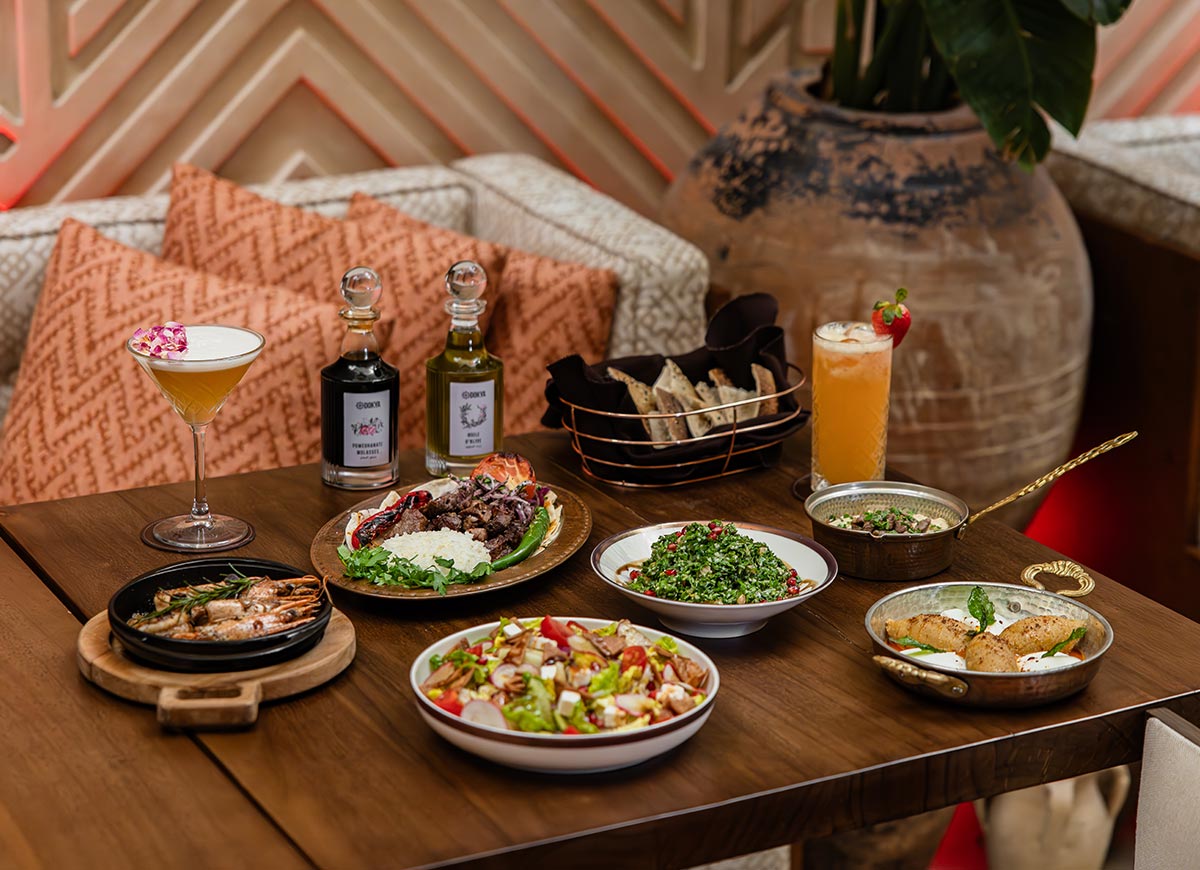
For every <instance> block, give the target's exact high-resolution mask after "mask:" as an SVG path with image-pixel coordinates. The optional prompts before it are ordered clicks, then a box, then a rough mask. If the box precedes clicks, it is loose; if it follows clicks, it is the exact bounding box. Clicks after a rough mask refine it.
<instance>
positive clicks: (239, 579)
mask: <svg viewBox="0 0 1200 870" xmlns="http://www.w3.org/2000/svg"><path fill="white" fill-rule="evenodd" d="M229 568H230V570H231V571H232V572H233V573H232V574H229V575H227V576H226V578H225V579H224V580H223V581H222V582H220V583H216V584H212V585H211V588H209V589H202V590H199V591H196V592H192V593H191V594H184V595H179V596H176V597H175V598H172V599H171V601H170V603H169V604H168V605H167V606H166V607H163V608H162V609H160V610H156V611H154V612H153V613H147V614H144V615H142V616H135V617H134V619H133V620H132V621H131V625H134V626H137V625H141V624H142V623H143V622H149V621H150V620H152V619H159V618H161V617H163V616H166V615H167V614H168V613H174V612H175V611H176V610H180V609H182V610H183V612H184V613H191V612H192V610H194V609H195V608H197V607H203V606H204V605H206V604H208V602H210V601H218V600H220V599H224V598H237V597H238V596H239V595H241V594H242V593H243V592H245V591H246V590H247V589H249V588H250V587H251V586H254V585H255V584H257V583H261V582H262V581H263V580H265V579H267V578H266V577H247V576H246V575H245V574H243V573H242V572H241V571H238V570H237V569H236V568H234V567H233V566H232V565H230V566H229ZM201 585H209V584H192V583H189V584H188V588H191V589H195V588H197V587H198V586H201Z"/></svg>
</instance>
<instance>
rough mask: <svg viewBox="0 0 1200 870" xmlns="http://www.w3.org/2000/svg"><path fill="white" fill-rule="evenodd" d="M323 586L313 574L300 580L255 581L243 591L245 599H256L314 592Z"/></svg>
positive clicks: (243, 598)
mask: <svg viewBox="0 0 1200 870" xmlns="http://www.w3.org/2000/svg"><path fill="white" fill-rule="evenodd" d="M320 586H321V581H320V580H319V579H318V578H316V577H313V576H311V575H309V576H307V577H301V578H299V579H298V580H263V581H262V582H261V583H255V584H254V585H253V586H251V587H250V588H249V589H247V590H246V591H245V592H243V593H242V600H243V601H256V600H258V599H262V598H286V597H288V596H290V595H295V594H296V593H297V592H299V593H301V594H305V595H311V594H313V593H314V592H315V591H316V590H317V589H319V588H320Z"/></svg>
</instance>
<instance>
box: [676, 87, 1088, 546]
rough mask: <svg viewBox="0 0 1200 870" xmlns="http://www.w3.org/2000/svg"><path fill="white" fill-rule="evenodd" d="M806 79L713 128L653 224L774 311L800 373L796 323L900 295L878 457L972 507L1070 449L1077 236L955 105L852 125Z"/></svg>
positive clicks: (1062, 205) (863, 315) (1083, 270)
mask: <svg viewBox="0 0 1200 870" xmlns="http://www.w3.org/2000/svg"><path fill="white" fill-rule="evenodd" d="M817 80H818V76H817V74H816V73H815V72H807V71H796V72H791V73H788V74H786V75H783V76H781V77H779V78H777V79H775V80H774V81H773V82H772V83H771V84H770V85H769V86H768V87H767V90H766V92H765V93H764V94H762V95H761V96H760V97H759V98H758V99H757V101H756V102H754V103H753V104H751V105H750V106H748V107H747V108H746V109H745V110H744V111H743V112H742V114H741V115H740V116H739V117H738V118H737V120H735V121H733V122H732V123H730V124H727V125H726V126H724V127H722V128H721V130H720V131H719V132H718V133H717V135H716V136H715V137H714V138H713V139H712V140H711V141H710V142H709V143H708V144H707V145H705V146H704V147H703V148H702V149H701V150H700V152H699V153H698V154H697V155H696V156H695V157H694V158H693V159H692V161H691V162H690V163H689V165H688V166H687V168H686V170H685V171H684V172H683V173H682V174H681V175H680V176H679V177H678V178H677V179H676V181H675V183H674V184H673V185H672V187H671V189H670V191H669V192H668V194H667V197H666V200H665V202H664V205H663V210H662V222H663V223H664V224H665V225H666V226H668V227H670V228H671V229H673V230H674V231H676V232H677V233H679V234H680V235H682V236H684V237H685V238H688V239H690V240H692V241H693V242H694V243H696V244H697V245H698V246H699V247H700V248H701V249H702V250H703V251H704V252H705V253H706V254H707V256H708V258H709V261H710V263H711V265H712V282H713V284H714V285H715V286H716V287H719V288H722V289H724V290H728V291H730V292H732V293H734V294H739V293H743V292H751V291H760V290H765V291H769V292H771V293H774V294H775V295H776V296H778V297H779V300H780V302H781V323H782V324H783V325H784V327H785V329H786V330H787V333H788V352H789V355H790V356H791V358H792V359H793V361H795V362H797V363H798V364H799V365H801V366H802V367H804V368H805V369H806V370H808V369H809V368H810V362H811V357H812V332H813V329H814V327H816V326H817V325H819V324H821V323H824V322H826V321H830V320H865V319H868V318H869V316H870V311H871V305H872V303H873V302H874V301H875V300H876V299H884V298H888V299H890V298H891V297H892V295H893V293H894V292H895V290H896V288H897V287H901V286H903V287H907V288H908V289H909V291H910V297H909V305H910V307H911V309H912V311H913V327H912V331H911V332H910V333H909V335H908V337H907V338H906V339H905V340H904V343H903V344H902V345H901V346H900V348H899V349H898V350H896V352H895V355H894V362H893V375H892V405H891V424H890V427H889V430H888V461H889V463H890V464H891V465H892V466H894V467H895V468H898V469H900V470H902V471H904V472H906V473H907V474H911V475H913V476H914V477H916V478H917V479H919V480H921V481H924V482H926V483H929V484H931V485H933V486H938V487H941V488H943V489H947V490H950V491H951V492H954V493H955V494H957V495H959V496H961V497H962V498H963V499H965V500H966V501H967V502H968V503H969V504H970V505H971V506H972V507H973V508H978V507H982V506H985V505H986V504H989V503H991V502H992V501H994V500H996V499H998V498H1000V497H1001V496H1004V495H1006V494H1008V493H1009V492H1011V491H1013V490H1015V489H1018V488H1019V487H1020V486H1021V485H1023V484H1025V483H1027V482H1029V481H1030V480H1033V479H1034V478H1036V477H1039V476H1040V475H1041V474H1043V473H1044V472H1046V471H1048V470H1050V469H1051V468H1053V467H1054V466H1055V465H1057V464H1058V463H1059V462H1061V461H1062V460H1063V459H1064V458H1065V457H1066V455H1067V453H1068V452H1069V450H1070V447H1071V441H1072V436H1073V435H1074V433H1075V427H1076V424H1077V422H1078V418H1079V411H1080V405H1081V402H1082V399H1083V387H1084V375H1085V372H1086V368H1087V357H1088V343H1089V337H1090V332H1091V318H1092V303H1091V300H1092V288H1091V274H1090V271H1089V268H1088V260H1087V256H1086V253H1085V251H1084V247H1083V241H1082V239H1081V238H1080V234H1079V229H1078V227H1077V226H1076V224H1075V220H1074V218H1073V217H1072V215H1071V212H1070V211H1069V209H1068V208H1067V204H1066V202H1065V201H1064V199H1063V197H1062V195H1061V194H1059V192H1058V190H1057V189H1056V188H1055V187H1054V184H1053V182H1052V181H1051V180H1050V176H1049V175H1048V174H1047V173H1046V171H1045V170H1044V169H1041V168H1039V169H1037V170H1035V171H1033V172H1028V171H1025V170H1022V169H1020V168H1019V167H1017V166H1015V165H1013V164H1011V163H1006V162H1004V161H1003V160H1001V159H1000V156H999V155H998V154H997V152H996V150H995V148H994V147H993V146H992V144H991V142H990V140H989V139H988V136H987V134H986V133H985V132H984V130H983V128H982V127H981V126H980V124H979V122H978V120H977V119H976V118H975V116H974V115H973V114H972V112H971V111H970V110H969V109H968V108H967V107H965V106H963V107H960V108H957V109H953V110H950V111H947V112H941V113H935V114H902V115H892V114H882V113H875V112H861V111H852V110H847V109H842V108H839V107H837V106H834V105H832V104H830V103H828V102H825V101H823V100H820V99H817V98H816V97H814V96H813V94H812V89H813V86H814V85H815V83H816V82H817ZM1033 507H1034V505H1033V503H1031V502H1030V501H1028V500H1027V501H1026V502H1023V503H1022V502H1019V503H1017V504H1016V505H1014V506H1013V507H1012V508H1009V509H1008V510H1009V513H1008V514H1007V516H1005V517H1004V518H1005V519H1007V520H1008V521H1009V522H1011V523H1013V524H1016V525H1022V524H1023V523H1024V521H1025V520H1027V519H1028V517H1029V516H1030V515H1031V513H1032V511H1033Z"/></svg>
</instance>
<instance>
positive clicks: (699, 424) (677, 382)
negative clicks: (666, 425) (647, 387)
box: [654, 359, 716, 438]
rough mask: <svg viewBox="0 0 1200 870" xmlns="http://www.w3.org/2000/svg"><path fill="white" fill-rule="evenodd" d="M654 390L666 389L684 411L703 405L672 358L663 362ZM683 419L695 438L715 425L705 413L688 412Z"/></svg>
mask: <svg viewBox="0 0 1200 870" xmlns="http://www.w3.org/2000/svg"><path fill="white" fill-rule="evenodd" d="M654 390H655V394H656V395H657V391H658V390H666V391H667V392H669V393H672V394H674V396H675V397H676V398H677V399H679V404H681V405H683V410H685V411H699V410H701V409H702V408H703V407H704V402H703V401H702V400H701V398H700V394H699V393H697V392H696V388H695V387H694V386H692V382H691V381H689V380H688V376H687V375H685V374H684V373H683V369H681V368H680V367H679V365H678V363H676V362H675V361H674V360H670V359H669V360H667V361H666V362H665V363H664V364H663V369H662V371H661V372H659V374H658V380H656V381H655V382H654ZM684 421H685V422H686V423H687V427H688V431H689V432H691V433H692V435H693V436H695V437H696V438H699V437H700V436H702V435H707V434H708V430H709V429H711V428H712V427H713V426H715V425H716V423H715V422H714V421H713V420H712V419H711V418H710V417H709V416H708V415H707V414H689V415H688V416H687V417H685V418H684Z"/></svg>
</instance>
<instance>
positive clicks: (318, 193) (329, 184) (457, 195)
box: [0, 166, 471, 414]
mask: <svg viewBox="0 0 1200 870" xmlns="http://www.w3.org/2000/svg"><path fill="white" fill-rule="evenodd" d="M250 189H251V190H254V191H255V192H257V193H260V194H262V195H263V196H265V197H267V198H268V199H273V200H276V201H278V202H282V203H285V204H287V205H294V206H298V207H300V208H307V209H311V210H313V211H317V212H320V213H322V214H326V215H330V216H332V217H340V216H341V215H342V214H343V213H344V212H345V211H346V207H347V205H348V203H349V201H350V197H351V196H352V195H353V194H354V193H355V192H357V191H361V192H363V193H366V194H369V195H370V196H373V197H375V198H376V199H379V200H382V201H383V202H386V203H387V204H388V205H391V206H395V207H396V208H398V209H400V210H401V211H403V212H406V213H408V214H410V215H412V216H413V217H416V218H420V219H421V220H424V221H427V222H429V223H432V224H437V225H439V226H444V227H448V228H450V229H453V230H457V231H459V232H469V231H470V224H469V221H470V215H471V208H470V206H471V190H470V188H469V187H468V186H467V185H466V184H465V183H464V181H463V179H462V177H461V176H459V175H458V174H457V173H455V172H452V171H451V170H448V169H445V168H443V167H439V166H435V167H414V168H406V169H380V170H375V171H372V172H362V173H358V174H355V175H339V176H328V177H324V178H311V179H305V180H303V181H289V182H284V183H282V184H270V185H261V186H257V187H251V188H250ZM166 213H167V196H166V194H159V195H155V196H125V197H111V198H109V199H97V200H87V201H82V202H70V203H64V204H62V205H48V206H34V207H31V208H20V209H14V210H12V211H10V212H6V213H3V214H0V414H2V412H3V411H4V410H7V399H8V396H9V394H11V387H9V386H5V385H7V384H11V383H12V382H13V381H14V380H15V371H16V369H17V366H18V365H19V364H20V362H21V350H22V348H23V347H24V345H25V335H26V333H28V331H29V322H30V319H31V318H32V317H33V307H34V303H36V302H37V298H38V294H39V293H41V290H42V278H43V275H44V273H45V270H46V261H47V260H48V259H49V257H50V252H51V250H52V249H53V248H54V240H55V238H56V236H57V235H58V228H59V226H60V225H61V224H62V222H63V219H64V218H68V217H72V218H75V219H76V220H80V221H83V222H84V223H86V224H89V225H91V226H93V227H95V228H96V229H98V230H100V232H102V233H103V234H104V235H106V236H108V237H109V238H111V239H114V240H116V241H118V242H121V243H122V244H125V245H129V246H130V247H134V248H140V249H141V250H144V251H150V252H151V253H154V254H157V253H159V249H160V247H161V245H162V236H163V221H164V220H165V218H166ZM334 289H335V288H332V287H331V288H330V293H333V291H334ZM133 326H134V324H131V325H130V328H132V327H133Z"/></svg>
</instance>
